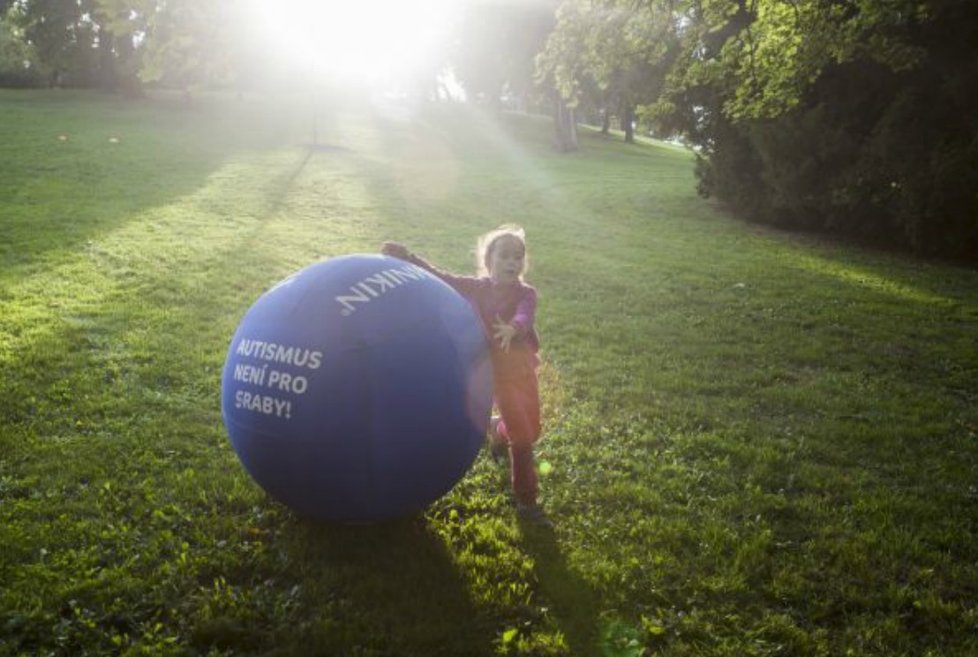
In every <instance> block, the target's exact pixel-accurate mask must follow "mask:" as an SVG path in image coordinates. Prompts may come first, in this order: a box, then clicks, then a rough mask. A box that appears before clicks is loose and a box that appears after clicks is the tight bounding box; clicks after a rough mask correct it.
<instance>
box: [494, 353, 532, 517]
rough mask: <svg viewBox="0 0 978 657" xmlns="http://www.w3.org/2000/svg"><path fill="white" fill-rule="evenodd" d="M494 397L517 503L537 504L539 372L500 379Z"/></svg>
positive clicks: (500, 434)
mask: <svg viewBox="0 0 978 657" xmlns="http://www.w3.org/2000/svg"><path fill="white" fill-rule="evenodd" d="M494 394H495V398H496V406H497V407H498V408H499V414H500V415H501V416H502V419H501V420H500V422H499V425H498V426H497V431H498V433H499V437H500V438H502V439H503V440H504V441H505V442H506V443H507V444H508V445H509V463H510V479H511V481H512V485H513V494H514V495H515V496H516V501H517V502H520V503H521V504H533V503H534V502H536V499H537V489H538V485H537V471H536V466H535V465H534V463H533V445H534V443H536V442H537V440H539V439H540V394H539V389H538V386H537V376H536V372H535V371H534V370H533V369H532V368H529V372H526V373H523V374H522V376H520V377H519V378H502V379H500V378H497V379H496V382H495V386H494Z"/></svg>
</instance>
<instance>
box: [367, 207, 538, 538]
mask: <svg viewBox="0 0 978 657" xmlns="http://www.w3.org/2000/svg"><path fill="white" fill-rule="evenodd" d="M476 251H477V257H478V268H479V276H458V275H456V274H450V273H448V272H444V271H441V270H440V269H437V268H436V267H434V266H433V265H431V264H430V263H428V262H426V261H425V260H423V259H422V258H420V257H418V256H417V255H415V254H413V253H411V252H410V251H409V250H408V249H407V248H406V247H405V246H403V245H402V244H398V243H396V242H385V243H384V246H383V248H382V252H383V253H384V254H385V255H389V256H393V257H395V258H400V259H402V260H406V261H408V262H410V263H413V264H415V265H418V266H419V267H422V268H424V269H426V270H428V271H430V272H431V273H433V274H435V275H436V276H438V277H439V278H440V279H442V280H443V281H445V282H446V283H448V284H449V285H451V286H452V287H453V288H455V290H457V291H458V292H459V293H460V294H461V295H462V296H464V297H465V298H466V299H468V300H469V302H470V303H471V304H472V305H473V307H474V308H475V310H476V312H478V314H479V318H480V319H481V320H482V325H483V327H484V328H485V331H486V335H487V336H491V339H490V345H491V355H492V369H493V395H494V397H495V402H496V406H497V407H498V409H499V413H500V415H501V416H502V417H496V416H494V417H493V418H492V420H491V422H490V428H489V441H490V447H491V449H492V453H493V457H494V458H497V457H498V456H499V455H500V454H501V453H502V452H503V450H505V449H507V448H508V449H509V460H510V475H511V480H512V486H513V494H514V495H515V497H516V510H517V513H518V514H519V516H520V517H521V518H522V519H524V520H526V521H528V522H531V523H533V524H538V525H543V526H551V522H550V519H549V518H547V515H546V513H544V511H543V509H542V508H541V507H540V505H539V504H537V474H536V469H535V467H534V464H533V444H534V443H535V442H536V441H537V440H538V439H539V438H540V399H539V394H538V389H537V373H536V368H537V365H538V364H539V362H540V361H539V358H538V357H537V351H538V350H539V347H540V343H539V340H538V339H537V334H536V331H535V330H534V328H533V319H534V315H535V313H536V306H537V293H536V290H535V289H533V288H532V287H531V286H529V285H527V284H526V283H524V282H523V272H524V271H525V269H526V241H525V237H524V232H523V229H522V228H520V227H519V226H512V225H505V226H500V227H499V228H497V229H495V230H493V231H490V232H489V233H486V234H485V235H483V236H481V237H480V238H479V241H478V244H477V249H476Z"/></svg>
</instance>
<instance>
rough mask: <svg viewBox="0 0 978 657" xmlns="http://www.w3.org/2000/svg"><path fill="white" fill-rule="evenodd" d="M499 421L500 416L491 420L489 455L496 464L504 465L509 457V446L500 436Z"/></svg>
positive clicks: (495, 416)
mask: <svg viewBox="0 0 978 657" xmlns="http://www.w3.org/2000/svg"><path fill="white" fill-rule="evenodd" d="M499 420H500V418H499V416H498V415H494V416H492V418H490V419H489V454H490V455H491V456H492V460H493V461H495V462H496V463H502V462H503V459H505V458H506V457H508V456H509V445H507V444H506V441H505V440H503V438H502V436H500V435H499Z"/></svg>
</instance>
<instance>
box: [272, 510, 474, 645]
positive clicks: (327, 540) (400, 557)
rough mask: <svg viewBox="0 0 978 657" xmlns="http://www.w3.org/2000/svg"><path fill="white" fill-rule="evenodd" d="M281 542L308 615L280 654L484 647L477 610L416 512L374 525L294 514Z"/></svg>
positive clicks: (459, 577)
mask: <svg viewBox="0 0 978 657" xmlns="http://www.w3.org/2000/svg"><path fill="white" fill-rule="evenodd" d="M282 542H283V544H284V545H286V550H287V552H288V557H289V560H290V562H293V563H294V568H295V570H296V574H297V575H298V577H299V578H300V581H301V586H302V588H303V592H304V593H303V606H304V607H306V609H308V610H309V612H310V613H312V614H316V616H314V617H313V618H307V619H305V620H306V621H307V622H306V624H305V629H304V631H302V632H297V633H296V635H295V636H294V638H293V639H292V640H291V641H290V645H289V646H288V648H287V649H286V650H285V654H296V655H315V654H361V653H363V654H396V655H488V654H491V646H492V641H493V627H492V625H491V623H489V622H488V620H487V619H485V618H480V617H479V616H478V614H477V611H476V609H475V607H474V606H473V604H472V602H471V600H470V598H469V596H468V592H467V589H466V587H465V583H464V581H463V580H462V577H461V574H460V573H459V571H458V568H457V567H456V565H455V564H454V562H453V561H452V559H451V556H450V555H449V553H448V551H447V550H446V548H445V546H444V543H443V542H442V541H441V540H440V539H439V538H438V537H437V536H436V535H435V534H433V533H432V532H431V531H430V530H429V529H428V527H427V525H426V524H425V522H424V519H423V518H422V517H417V518H412V519H406V520H401V521H397V522H391V523H384V524H378V525H332V524H316V523H313V522H310V521H298V522H296V523H293V524H290V525H288V526H287V527H286V528H284V533H283V536H282Z"/></svg>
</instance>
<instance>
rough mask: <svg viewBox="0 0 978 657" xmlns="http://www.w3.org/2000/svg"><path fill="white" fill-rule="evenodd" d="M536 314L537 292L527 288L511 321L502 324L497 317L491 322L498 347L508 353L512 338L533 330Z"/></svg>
mask: <svg viewBox="0 0 978 657" xmlns="http://www.w3.org/2000/svg"><path fill="white" fill-rule="evenodd" d="M536 312H537V292H536V290H534V289H533V288H532V287H527V288H526V292H525V293H524V295H523V298H522V299H521V300H520V302H519V304H518V305H517V306H516V313H514V314H513V319H511V320H509V321H508V322H504V321H503V320H502V318H500V317H499V316H497V317H496V321H495V322H493V325H492V329H493V338H494V339H496V340H498V341H499V346H500V347H502V349H503V351H509V345H510V343H511V342H512V341H513V339H514V338H516V337H518V336H521V335H526V334H527V333H529V332H530V331H531V330H533V320H534V318H535V317H536Z"/></svg>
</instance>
